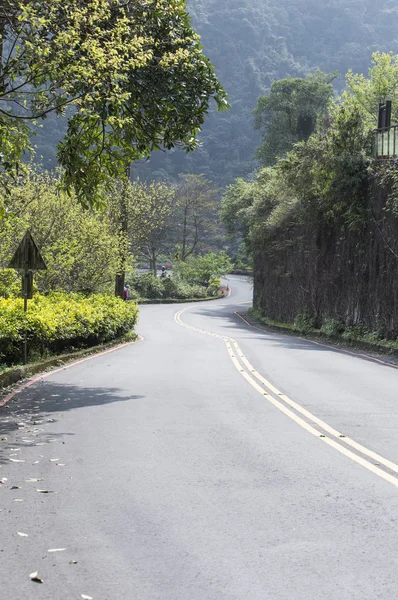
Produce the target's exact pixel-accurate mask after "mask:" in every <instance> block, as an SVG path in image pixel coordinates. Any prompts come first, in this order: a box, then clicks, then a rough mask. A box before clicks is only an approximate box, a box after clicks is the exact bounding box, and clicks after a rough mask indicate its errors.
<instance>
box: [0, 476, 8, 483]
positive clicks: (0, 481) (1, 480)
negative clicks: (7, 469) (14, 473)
mask: <svg viewBox="0 0 398 600" xmlns="http://www.w3.org/2000/svg"><path fill="white" fill-rule="evenodd" d="M7 481H8V479H7V477H3V479H0V483H7Z"/></svg>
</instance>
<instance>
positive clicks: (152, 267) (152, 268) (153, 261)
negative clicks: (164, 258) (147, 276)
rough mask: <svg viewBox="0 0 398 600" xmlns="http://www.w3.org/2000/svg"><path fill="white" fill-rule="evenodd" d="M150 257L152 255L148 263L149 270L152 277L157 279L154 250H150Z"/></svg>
mask: <svg viewBox="0 0 398 600" xmlns="http://www.w3.org/2000/svg"><path fill="white" fill-rule="evenodd" d="M151 255H152V258H151V259H150V261H149V268H150V269H151V271H152V273H153V275H154V277H157V276H158V271H157V268H156V254H155V251H154V250H151Z"/></svg>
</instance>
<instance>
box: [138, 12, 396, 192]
mask: <svg viewBox="0 0 398 600" xmlns="http://www.w3.org/2000/svg"><path fill="white" fill-rule="evenodd" d="M188 6H189V10H190V13H191V15H192V18H193V24H194V26H195V29H196V30H197V31H198V33H199V34H200V35H201V37H202V43H203V46H204V48H205V52H206V54H207V55H208V56H209V58H210V60H211V61H212V62H213V63H214V65H215V67H216V72H217V74H218V76H219V77H220V79H221V81H222V82H223V85H224V86H225V88H226V90H227V92H228V97H229V100H230V103H231V108H230V110H229V111H228V113H227V114H221V115H220V114H219V113H217V112H216V111H211V113H210V114H209V117H208V118H207V120H206V123H205V124H204V126H203V131H202V133H201V135H200V139H201V141H202V142H203V146H202V147H200V148H199V149H198V150H197V151H196V152H195V153H191V154H188V155H186V154H185V153H183V152H180V151H177V152H173V153H171V154H168V155H164V154H160V153H156V154H154V155H152V157H151V160H150V161H149V162H148V163H144V164H143V165H141V166H140V173H141V176H142V177H148V178H150V177H152V176H153V174H154V173H156V177H159V178H162V177H163V176H166V177H168V178H169V179H170V180H171V179H176V178H177V176H178V174H179V173H181V172H182V173H204V174H205V175H206V177H207V178H209V179H211V180H213V181H214V182H216V184H217V186H224V185H228V184H230V183H232V182H233V181H234V179H236V178H237V177H243V178H248V177H249V176H250V174H251V173H252V172H253V169H254V165H253V160H252V159H253V155H254V152H255V149H256V148H257V147H258V145H259V143H260V139H259V135H258V132H256V131H253V128H252V125H253V115H252V111H253V109H254V107H255V106H256V102H257V99H258V98H259V96H261V95H263V94H267V93H269V91H270V88H271V86H272V84H273V82H275V81H277V80H279V79H285V78H296V77H305V76H306V75H307V74H308V73H310V72H312V71H314V70H315V69H317V68H319V69H321V70H322V71H324V72H327V73H329V72H334V71H338V72H339V73H341V74H342V75H343V74H344V73H346V72H347V71H348V69H352V70H353V72H354V73H366V71H367V69H368V67H369V63H370V55H371V53H372V52H374V50H375V49H378V50H380V51H382V52H389V51H390V50H392V51H393V52H394V53H397V52H398V38H397V34H396V29H397V6H396V0H384V1H383V3H382V5H380V3H378V2H375V1H374V0H350V2H346V1H345V0H188ZM344 84H345V82H344V77H343V76H340V77H339V78H338V79H336V80H335V82H334V85H335V88H336V90H337V91H338V92H341V91H342V89H343V88H344Z"/></svg>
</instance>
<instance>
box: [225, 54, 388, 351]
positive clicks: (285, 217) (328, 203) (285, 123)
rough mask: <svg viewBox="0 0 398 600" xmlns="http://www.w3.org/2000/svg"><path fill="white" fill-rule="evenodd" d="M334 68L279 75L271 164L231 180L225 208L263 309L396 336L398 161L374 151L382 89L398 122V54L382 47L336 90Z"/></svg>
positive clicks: (262, 105) (262, 118)
mask: <svg viewBox="0 0 398 600" xmlns="http://www.w3.org/2000/svg"><path fill="white" fill-rule="evenodd" d="M331 77H332V76H327V75H324V74H320V73H317V74H316V75H315V76H309V77H307V79H306V81H305V82H303V81H302V80H296V79H287V80H283V81H280V82H277V83H275V84H274V85H273V86H272V88H271V90H270V92H269V94H268V96H267V97H264V98H262V99H260V101H259V103H258V106H257V109H256V118H257V125H258V126H259V127H264V130H263V141H262V144H261V146H260V148H259V151H258V157H259V158H260V159H261V160H262V161H263V167H262V168H261V169H260V170H259V172H258V174H257V176H256V178H255V179H253V180H252V181H244V180H242V179H239V180H237V182H236V183H235V184H234V185H232V186H230V187H229V188H228V190H227V192H226V194H225V195H224V198H223V200H222V211H221V215H222V219H223V222H224V223H225V225H226V226H227V227H228V229H229V231H230V233H231V234H233V235H235V236H237V237H240V239H242V240H244V243H245V246H246V249H247V251H248V253H249V254H250V255H251V256H252V259H253V261H254V264H255V285H254V305H255V308H256V310H257V311H259V312H260V313H261V314H262V316H263V317H264V318H266V319H269V320H271V321H277V322H288V323H294V322H295V321H297V319H299V316H300V315H301V316H302V315H307V316H308V318H309V319H310V321H311V322H312V323H313V326H314V327H315V328H317V329H319V330H330V329H331V327H332V324H333V327H332V329H334V330H335V329H336V328H337V329H340V330H341V333H342V335H347V336H350V335H351V331H359V330H361V331H362V332H365V333H363V335H366V336H374V335H377V336H378V337H379V338H385V339H389V340H392V341H394V340H395V341H396V339H397V336H398V304H397V296H396V286H397V256H398V245H397V240H398V219H397V215H398V209H397V207H398V195H397V190H398V185H397V181H398V177H397V168H396V167H397V166H396V161H394V160H388V161H386V160H377V159H376V158H375V143H376V135H375V130H376V129H377V125H378V123H377V119H378V111H379V103H380V102H381V101H383V99H385V98H390V99H391V100H392V107H393V114H392V122H397V118H398V95H397V89H398V56H397V55H394V54H391V53H390V54H383V53H375V54H374V55H373V63H372V67H371V69H370V70H369V74H368V76H365V75H358V74H354V73H352V72H351V71H349V72H348V73H347V76H346V90H345V91H344V92H343V94H342V95H341V96H338V97H335V96H334V95H333V89H332V87H331V85H330V79H331ZM305 99H306V100H305ZM272 156H273V157H274V158H273V160H272ZM345 332H348V333H345ZM373 332H377V333H376V334H375V333H373Z"/></svg>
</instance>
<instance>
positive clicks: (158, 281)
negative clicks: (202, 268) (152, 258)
mask: <svg viewBox="0 0 398 600" xmlns="http://www.w3.org/2000/svg"><path fill="white" fill-rule="evenodd" d="M129 281H130V282H131V283H130V285H131V287H132V289H133V292H134V293H136V294H138V295H139V296H140V297H141V298H145V299H150V300H161V299H162V298H172V299H176V300H188V299H189V298H206V296H207V293H206V289H205V288H204V287H202V286H200V285H189V284H188V283H186V282H184V281H182V280H181V279H180V278H179V277H175V276H173V277H155V276H154V275H153V274H152V273H144V274H143V275H134V276H133V277H130V279H129Z"/></svg>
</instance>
